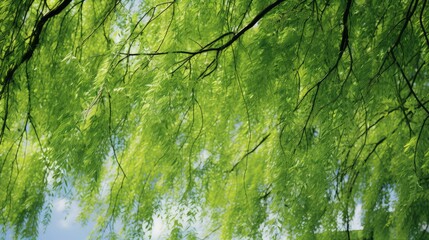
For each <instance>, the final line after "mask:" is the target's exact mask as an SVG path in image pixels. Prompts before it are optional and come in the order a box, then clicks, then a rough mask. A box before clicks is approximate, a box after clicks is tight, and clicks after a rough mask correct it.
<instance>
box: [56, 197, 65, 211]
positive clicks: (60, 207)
mask: <svg viewBox="0 0 429 240" xmlns="http://www.w3.org/2000/svg"><path fill="white" fill-rule="evenodd" d="M67 202H68V201H67V199H65V198H58V199H55V200H54V203H53V207H54V211H55V212H58V213H62V212H64V210H66V207H67Z"/></svg>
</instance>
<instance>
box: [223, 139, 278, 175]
mask: <svg viewBox="0 0 429 240" xmlns="http://www.w3.org/2000/svg"><path fill="white" fill-rule="evenodd" d="M270 135H271V133H268V134H267V135H265V136H264V137H263V138H262V140H261V141H259V143H258V144H257V145H256V146H255V147H254V148H252V150H250V151H248V152H247V153H246V154H244V156H243V157H241V159H240V160H239V161H238V162H236V163H235V164H234V166H232V168H231V169H230V170H229V172H233V171H234V170H235V168H237V166H238V164H240V162H242V161H243V159H245V158H246V157H247V156H249V155H250V154H252V153H253V152H255V151H256V149H258V148H259V147H260V146H261V145H262V143H264V142H265V141H266V140H267V139H268V137H269V136H270Z"/></svg>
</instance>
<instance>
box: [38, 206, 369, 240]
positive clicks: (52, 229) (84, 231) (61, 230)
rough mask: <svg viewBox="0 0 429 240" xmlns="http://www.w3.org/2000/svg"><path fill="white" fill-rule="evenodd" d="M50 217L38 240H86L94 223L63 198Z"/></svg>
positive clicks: (157, 234)
mask: <svg viewBox="0 0 429 240" xmlns="http://www.w3.org/2000/svg"><path fill="white" fill-rule="evenodd" d="M52 205H53V209H52V216H51V221H50V223H49V225H48V226H47V227H46V229H45V231H43V229H41V230H40V233H39V237H38V239H40V240H58V239H61V240H80V239H88V237H89V235H90V233H91V231H92V229H93V227H94V222H89V224H88V225H86V226H83V225H82V224H81V223H79V222H78V221H77V217H78V214H79V211H80V209H79V206H78V203H77V202H75V201H71V202H70V201H68V200H67V199H65V198H56V199H54V201H53V204H52ZM361 215H362V205H361V204H358V205H357V207H356V210H355V216H354V218H353V220H352V221H351V226H352V229H362V225H361V224H360V216H361ZM153 220H154V222H153V223H154V225H153V228H152V232H151V235H152V238H151V239H155V240H157V239H165V238H166V237H167V235H166V233H167V232H169V230H170V229H169V228H168V227H167V225H166V224H165V223H164V220H163V218H162V217H159V216H155V217H154V219H153ZM207 221H210V220H209V219H205V220H203V221H201V222H200V223H199V224H197V225H196V226H194V229H195V230H196V231H197V232H198V231H200V232H204V231H203V228H204V226H207V225H210V224H209V222H207ZM264 235H265V234H264Z"/></svg>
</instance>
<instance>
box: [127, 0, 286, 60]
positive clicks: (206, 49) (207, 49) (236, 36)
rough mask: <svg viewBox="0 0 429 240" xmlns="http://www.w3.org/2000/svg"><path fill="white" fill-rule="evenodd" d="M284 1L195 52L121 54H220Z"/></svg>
mask: <svg viewBox="0 0 429 240" xmlns="http://www.w3.org/2000/svg"><path fill="white" fill-rule="evenodd" d="M284 1H285V0H277V1H275V2H274V3H272V4H270V5H269V6H267V7H266V8H264V9H263V10H262V11H261V12H260V13H258V15H256V16H255V17H254V18H253V19H252V21H251V22H250V23H248V24H247V25H246V26H245V27H244V28H242V29H241V30H240V31H238V32H237V33H233V32H227V33H224V34H222V35H221V36H220V37H218V38H216V39H215V40H213V41H211V42H210V43H208V44H207V45H205V46H204V47H202V48H201V49H199V50H197V51H186V50H185V51H183V50H179V51H170V52H153V53H130V54H127V53H123V54H126V55H129V56H139V55H146V56H157V55H166V54H188V55H192V56H195V55H197V54H201V53H205V52H213V51H216V52H220V51H222V50H224V49H226V48H228V47H229V46H231V45H232V44H233V43H234V42H235V41H237V40H238V39H239V38H240V37H241V36H242V35H243V34H244V33H246V32H247V31H248V30H249V29H251V28H252V27H253V26H255V24H256V23H258V22H259V20H261V19H262V18H263V17H264V16H265V15H267V13H269V12H270V11H271V10H273V9H274V8H275V7H277V6H278V5H280V4H281V3H283V2H284ZM229 35H233V36H232V38H231V39H230V40H228V41H227V42H226V43H225V44H223V45H221V46H219V47H211V46H212V45H214V44H215V43H216V42H218V41H220V40H222V39H223V38H225V37H226V36H229ZM192 56H191V57H192Z"/></svg>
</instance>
